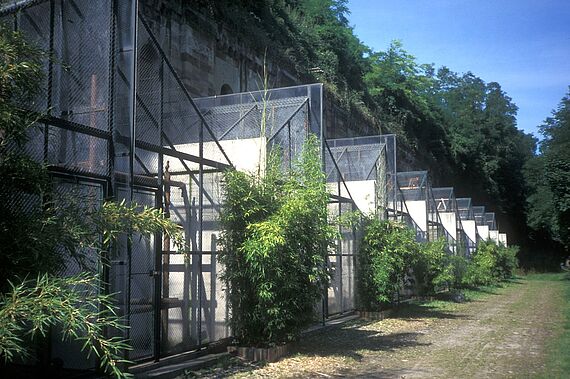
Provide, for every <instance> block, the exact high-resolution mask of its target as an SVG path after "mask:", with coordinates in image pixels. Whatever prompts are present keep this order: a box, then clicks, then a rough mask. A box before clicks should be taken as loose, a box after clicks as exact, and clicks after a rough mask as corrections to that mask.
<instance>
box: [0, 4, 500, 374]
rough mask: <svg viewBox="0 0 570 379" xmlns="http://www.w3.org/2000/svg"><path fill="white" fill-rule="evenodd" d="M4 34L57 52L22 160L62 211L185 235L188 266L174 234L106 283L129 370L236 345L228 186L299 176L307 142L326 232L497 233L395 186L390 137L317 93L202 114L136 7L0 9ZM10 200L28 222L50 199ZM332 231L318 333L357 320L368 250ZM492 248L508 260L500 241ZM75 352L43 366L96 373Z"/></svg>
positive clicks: (137, 242) (274, 93)
mask: <svg viewBox="0 0 570 379" xmlns="http://www.w3.org/2000/svg"><path fill="white" fill-rule="evenodd" d="M0 20H1V22H3V23H4V24H5V25H6V27H7V28H8V29H11V30H17V31H20V32H22V33H23V34H24V35H25V36H26V38H28V39H29V40H30V41H33V42H34V43H36V44H37V45H38V46H39V47H40V48H41V49H43V50H44V51H46V52H47V54H46V56H45V60H44V61H43V69H44V73H45V76H44V79H43V81H42V83H41V91H40V93H39V95H38V96H37V98H36V99H35V101H33V102H32V103H31V104H29V108H30V110H31V111H35V112H39V113H41V114H42V117H41V118H40V121H38V122H37V125H35V128H33V129H31V131H30V133H29V140H28V142H27V143H26V145H25V147H24V150H25V153H26V154H27V155H29V156H30V157H32V158H33V159H35V160H36V161H38V162H42V163H45V165H46V166H47V167H48V170H49V172H50V174H51V176H52V178H53V185H54V188H55V189H56V191H55V192H56V193H58V194H61V197H58V199H60V201H68V200H69V199H71V198H74V199H75V201H82V202H83V205H82V206H84V207H88V208H93V209H94V208H97V207H100V206H101V205H102V204H103V202H104V201H105V200H108V199H110V200H114V201H125V203H127V204H133V203H136V204H138V205H139V206H140V207H143V206H148V207H155V208H159V209H162V210H163V211H164V213H165V214H166V215H167V217H169V218H170V219H171V220H172V221H174V222H175V223H176V224H178V225H180V226H181V228H182V229H183V231H184V236H185V239H186V241H187V242H188V245H189V247H190V253H189V255H188V256H184V255H182V254H180V252H178V251H176V248H175V247H174V244H173V242H172V241H170V239H169V238H168V236H166V235H162V234H159V233H158V234H155V235H153V236H151V237H150V238H142V236H139V235H132V236H123V237H121V238H120V239H119V241H118V242H117V243H116V245H115V246H113V254H112V256H110V257H109V266H108V267H105V268H104V272H102V273H101V274H102V275H103V276H104V277H105V278H108V283H106V284H108V290H109V291H110V293H115V294H116V296H115V298H116V299H115V300H116V305H117V306H118V313H119V315H120V316H122V317H123V318H124V320H125V323H126V325H127V326H128V328H126V329H125V330H124V331H122V332H114V333H120V335H121V337H126V338H128V339H129V340H130V342H131V344H132V347H133V349H132V350H130V351H127V352H125V358H127V359H129V360H132V361H136V362H144V361H150V360H154V361H157V360H159V359H161V358H163V357H166V356H171V355H174V354H177V353H181V352H187V351H193V350H199V349H201V348H203V347H204V346H206V345H207V344H210V343H212V342H216V341H220V340H224V339H227V338H229V337H230V336H231V330H230V329H229V327H228V323H227V321H228V319H229V316H230V315H229V308H228V306H227V302H226V297H225V292H224V283H222V281H221V280H220V274H221V272H222V267H221V265H220V262H219V259H218V253H219V244H218V240H219V237H220V233H221V228H220V222H219V219H220V212H221V210H222V207H223V200H224V194H223V190H222V175H223V172H224V171H225V170H227V169H229V168H236V169H238V170H242V171H247V172H250V173H256V174H258V175H264V170H265V168H266V163H267V158H268V154H270V153H271V152H278V153H279V154H280V156H281V163H282V168H283V170H290V169H291V168H292V167H293V165H294V164H295V161H296V158H297V157H298V156H299V154H300V152H301V150H302V148H303V144H304V142H305V141H306V140H307V137H308V136H309V135H310V134H314V135H316V136H317V138H318V140H319V142H320V149H321V151H320V152H321V157H322V162H321V163H322V167H323V170H324V172H325V175H326V182H327V187H328V190H329V194H330V198H329V204H328V212H329V215H330V218H331V220H333V219H336V218H340V217H342V216H344V215H346V214H348V213H350V212H353V211H355V210H360V211H362V212H364V213H368V214H376V215H378V217H381V218H387V219H395V220H400V221H403V222H405V223H407V224H408V225H409V226H410V227H411V228H413V229H414V230H415V231H416V236H417V239H418V240H420V241H426V240H435V239H437V238H446V239H447V241H448V245H449V246H450V249H451V251H452V252H454V253H457V254H459V253H461V252H462V251H465V253H466V254H470V253H472V252H473V251H474V249H475V245H476V242H477V240H478V238H479V239H480V238H483V239H487V238H489V235H490V234H489V230H496V222H495V218H494V214H493V213H485V209H484V207H472V205H471V199H469V198H464V199H455V194H454V191H453V188H451V187H446V188H433V189H432V188H431V185H430V182H429V177H428V173H427V171H410V172H399V173H398V172H397V161H396V157H397V149H396V137H395V136H394V135H391V134H388V135H378V133H379V132H380V131H379V130H378V128H377V127H376V126H375V125H374V124H373V123H372V122H371V121H370V120H368V119H366V117H364V116H362V115H361V114H359V113H358V112H352V111H351V110H346V109H343V108H342V107H340V106H339V105H338V104H339V102H338V101H337V100H335V98H334V97H333V96H332V95H330V94H328V93H327V91H326V90H325V89H324V87H323V85H322V84H310V85H302V86H295V87H288V88H278V89H261V90H259V91H253V92H246V93H236V94H228V95H223V96H213V97H203V98H197V99H193V98H192V97H191V96H190V94H189V92H188V90H187V88H186V87H185V85H184V83H183V82H182V80H181V78H180V76H179V73H177V72H176V70H175V69H174V68H173V66H172V64H171V62H170V61H169V59H168V57H167V55H166V54H165V52H164V50H163V48H162V46H161V43H160V41H161V39H160V38H157V36H156V35H155V34H154V33H153V31H152V29H151V27H150V26H149V21H147V20H146V19H145V18H144V17H143V16H142V15H141V14H140V13H139V12H138V2H137V0H121V1H118V0H98V1H87V0H65V1H63V0H62V1H53V0H52V1H22V2H14V3H13V4H9V5H7V6H4V7H2V8H0ZM66 199H67V200H66ZM9 201H11V202H12V206H14V207H19V208H22V209H26V208H33V207H34V206H35V207H37V206H38V204H39V201H40V200H39V199H38V198H33V197H28V198H27V197H13V198H10V200H9ZM338 228H339V229H338V232H339V236H340V237H341V238H339V240H338V241H337V243H336V246H335V249H334V250H333V251H329V252H328V257H327V259H328V266H329V269H330V272H331V283H330V286H329V288H327V289H325V291H324V293H323V301H322V304H321V303H319V304H316V305H315V308H316V309H318V310H319V312H321V313H320V315H319V316H322V319H323V320H324V319H325V318H327V317H330V316H332V315H336V314H341V313H344V312H348V311H352V310H354V309H355V307H356V299H355V293H356V251H357V249H358V246H357V242H358V236H357V235H356V231H355V229H354V228H352V227H348V226H342V225H340V224H339V226H338ZM485 228H486V229H485ZM478 236H479V237H478ZM493 236H494V234H493ZM128 237H131V238H128ZM493 238H494V237H493ZM496 239H497V240H498V241H499V242H501V243H504V244H505V245H506V242H507V241H506V235H502V234H499V233H498V232H497V235H496ZM97 267H98V266H97V265H96V264H95V263H94V262H92V265H91V266H90V268H91V269H93V270H95V269H98V268H97ZM61 271H62V272H61V274H62V275H73V274H76V273H78V272H79V271H80V267H79V266H78V265H76V264H73V262H69V263H68V264H67V265H66V266H65V267H62V270H61ZM79 350H80V346H70V345H64V344H62V343H61V342H59V339H57V338H56V337H55V334H54V338H53V339H52V341H51V347H50V354H51V356H50V357H49V358H50V360H51V359H54V358H60V359H62V360H63V361H64V365H65V366H66V367H70V368H93V367H96V366H97V362H96V361H95V359H94V358H91V359H83V360H82V359H80V358H78V357H80V356H82V355H81V354H79Z"/></svg>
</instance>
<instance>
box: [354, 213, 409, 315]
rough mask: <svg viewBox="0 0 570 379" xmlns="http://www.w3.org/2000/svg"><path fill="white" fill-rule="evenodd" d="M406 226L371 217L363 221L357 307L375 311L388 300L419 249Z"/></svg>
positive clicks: (399, 284) (401, 280)
mask: <svg viewBox="0 0 570 379" xmlns="http://www.w3.org/2000/svg"><path fill="white" fill-rule="evenodd" d="M419 248H420V247H419V244H418V243H417V242H416V236H415V234H414V231H413V230H411V229H410V228H408V227H407V226H406V225H404V224H401V223H398V222H393V221H381V220H378V219H377V218H375V217H374V218H371V219H369V220H367V221H366V223H365V226H364V230H363V238H362V242H361V245H360V251H359V254H358V263H359V266H358V278H359V280H358V289H359V294H360V302H361V304H360V306H361V307H363V308H364V309H367V310H378V309H380V308H381V307H382V305H384V304H386V303H389V302H391V301H392V299H393V297H394V294H396V293H397V291H398V290H399V289H400V287H401V285H402V282H403V279H404V276H405V275H406V273H407V272H408V269H409V268H410V267H411V266H412V265H413V263H414V262H415V259H416V258H417V255H418V251H419Z"/></svg>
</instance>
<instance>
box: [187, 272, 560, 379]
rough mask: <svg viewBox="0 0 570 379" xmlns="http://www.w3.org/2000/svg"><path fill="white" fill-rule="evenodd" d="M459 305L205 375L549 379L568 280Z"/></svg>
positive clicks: (327, 336) (410, 309)
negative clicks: (550, 346) (549, 356)
mask: <svg viewBox="0 0 570 379" xmlns="http://www.w3.org/2000/svg"><path fill="white" fill-rule="evenodd" d="M484 292H485V291H483V292H479V293H474V294H472V298H473V300H472V301H469V302H467V303H463V304H455V303H450V302H443V301H432V302H426V303H422V304H412V305H409V306H406V307H405V308H403V309H401V310H400V311H399V312H398V314H397V315H396V316H395V318H390V319H386V320H383V321H379V322H373V323H365V322H362V321H357V322H352V323H348V324H344V325H342V326H338V327H335V328H332V329H327V330H324V331H321V332H319V333H317V334H314V335H312V336H310V337H306V338H304V339H303V341H301V342H299V343H298V344H297V345H296V346H295V353H294V354H292V355H291V356H290V357H288V358H285V359H283V360H281V361H279V362H277V363H271V364H267V365H265V366H263V367H259V366H256V365H246V364H243V363H236V361H232V362H228V364H229V367H226V368H218V369H213V370H208V371H206V372H202V373H197V374H198V376H202V377H227V376H233V377H262V378H275V377H284V378H287V377H302V378H307V377H309V378H327V377H351V378H436V377H437V378H520V377H549V375H548V373H546V372H545V371H544V370H545V353H546V344H547V342H548V341H549V340H550V339H552V338H555V337H557V336H558V335H559V334H560V333H561V331H562V317H563V316H562V313H561V309H562V307H563V304H564V303H563V302H564V301H566V300H565V299H564V297H563V283H562V282H560V281H542V280H526V279H525V280H517V281H514V282H513V283H511V284H509V285H507V286H505V287H503V288H499V289H493V290H491V291H486V293H484Z"/></svg>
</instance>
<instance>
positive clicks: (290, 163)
mask: <svg viewBox="0 0 570 379" xmlns="http://www.w3.org/2000/svg"><path fill="white" fill-rule="evenodd" d="M287 139H288V141H289V171H291V169H292V168H293V162H292V160H293V146H292V144H291V121H289V122H288V123H287Z"/></svg>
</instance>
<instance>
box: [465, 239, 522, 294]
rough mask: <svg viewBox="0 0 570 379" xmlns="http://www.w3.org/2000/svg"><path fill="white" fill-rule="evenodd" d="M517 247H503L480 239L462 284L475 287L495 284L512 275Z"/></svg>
mask: <svg viewBox="0 0 570 379" xmlns="http://www.w3.org/2000/svg"><path fill="white" fill-rule="evenodd" d="M517 253H518V247H516V246H511V247H505V246H503V245H497V244H495V243H494V242H492V241H481V242H480V243H479V244H478V246H477V251H476V252H475V254H474V255H473V257H472V259H471V261H470V262H469V265H468V267H467V271H466V273H465V277H464V278H463V281H462V284H463V285H465V286H470V287H476V286H482V285H491V284H495V283H497V282H499V281H501V280H503V279H508V278H510V277H512V276H513V273H514V270H515V269H516V268H517V266H518V261H517V257H516V255H517Z"/></svg>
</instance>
